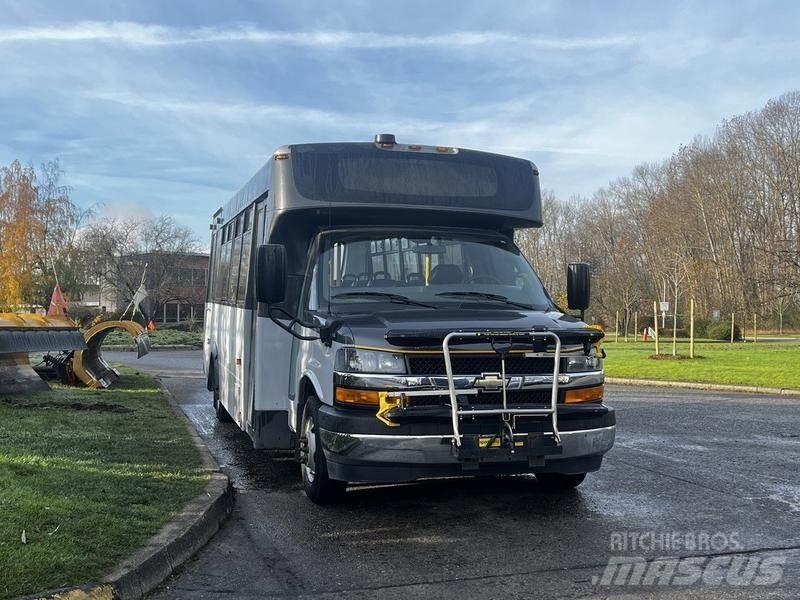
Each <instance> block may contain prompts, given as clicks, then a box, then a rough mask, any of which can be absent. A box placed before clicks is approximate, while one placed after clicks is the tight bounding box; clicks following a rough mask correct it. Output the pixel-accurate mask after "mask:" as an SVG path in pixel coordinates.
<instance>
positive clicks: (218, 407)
mask: <svg viewBox="0 0 800 600" xmlns="http://www.w3.org/2000/svg"><path fill="white" fill-rule="evenodd" d="M215 365H216V361H214V362H212V363H211V367H210V368H209V375H208V378H209V380H211V379H212V377H213V382H212V386H213V389H214V414H215V415H216V417H217V421H219V422H220V423H233V418H232V417H231V415H230V413H228V411H227V409H226V408H225V407H224V406H223V405H222V401H221V400H220V398H219V380H218V379H217V370H216V368H215Z"/></svg>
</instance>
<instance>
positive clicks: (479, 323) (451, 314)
mask: <svg viewBox="0 0 800 600" xmlns="http://www.w3.org/2000/svg"><path fill="white" fill-rule="evenodd" d="M337 320H338V321H339V323H340V327H341V329H346V330H347V331H348V333H349V335H345V336H343V337H344V338H345V339H347V341H349V342H351V343H354V344H356V345H360V346H373V347H379V346H387V345H390V346H395V347H398V348H438V349H441V345H442V340H443V339H444V337H445V336H446V335H447V334H449V333H451V332H453V331H485V330H491V331H531V330H536V331H552V332H553V333H556V334H557V335H558V336H559V337H560V338H561V341H562V343H563V344H584V343H586V342H590V343H596V342H598V341H600V339H602V337H603V332H602V331H600V330H599V329H594V328H590V327H587V325H586V324H585V323H584V322H582V321H580V320H579V319H576V318H575V317H573V316H571V315H566V314H564V313H561V312H557V311H551V312H536V311H522V310H516V309H514V310H508V309H501V308H498V309H464V308H460V309H445V308H440V309H437V310H428V309H420V310H402V311H386V312H375V313H371V314H369V315H363V314H360V315H353V316H352V317H347V316H340V317H339V318H338V319H337ZM341 329H340V331H341ZM342 333H344V332H342Z"/></svg>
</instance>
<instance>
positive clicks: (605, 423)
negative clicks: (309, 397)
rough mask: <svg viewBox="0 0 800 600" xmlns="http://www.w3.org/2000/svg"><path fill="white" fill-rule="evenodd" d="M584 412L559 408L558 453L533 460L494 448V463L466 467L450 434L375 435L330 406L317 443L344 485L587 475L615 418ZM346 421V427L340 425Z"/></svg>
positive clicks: (537, 427)
mask: <svg viewBox="0 0 800 600" xmlns="http://www.w3.org/2000/svg"><path fill="white" fill-rule="evenodd" d="M582 408H584V407H580V408H577V407H576V408H574V409H572V408H570V409H567V410H566V411H565V412H566V414H565V415H563V416H562V415H561V410H559V423H560V426H559V429H560V436H561V451H560V453H558V454H554V455H548V456H541V457H537V458H538V459H539V460H537V461H535V462H534V461H533V460H531V457H530V456H529V455H528V454H526V453H522V452H520V453H518V454H517V455H516V456H514V455H507V454H506V453H507V451H506V450H501V449H498V450H489V452H488V454H490V455H491V454H493V453H496V455H495V456H497V458H498V459H497V460H486V461H483V460H482V461H480V462H479V463H478V464H477V465H475V464H468V463H465V462H464V461H463V460H460V459H459V458H458V457H457V456H456V454H457V453H456V452H454V450H453V435H452V432H450V433H446V432H445V431H439V432H437V431H435V430H431V428H430V427H426V428H425V429H426V430H425V431H422V430H420V429H419V426H417V427H413V428H412V427H402V428H400V429H401V431H397V432H395V431H393V432H392V433H385V428H384V429H383V431H381V432H376V431H375V429H374V428H373V427H364V428H363V430H361V431H359V430H358V429H360V428H358V427H357V424H358V422H359V421H362V419H360V418H356V419H345V418H344V417H343V416H342V415H341V414H337V413H341V412H343V411H341V410H339V409H336V408H333V407H328V406H325V407H323V409H322V410H321V414H320V439H321V441H322V447H323V450H324V452H325V457H326V459H327V462H328V472H329V475H330V476H331V478H333V479H338V480H342V481H350V482H356V481H359V482H402V481H414V480H416V479H423V478H427V477H444V476H453V475H464V474H470V475H476V474H477V475H484V474H512V473H546V472H557V473H587V472H590V471H596V470H597V469H599V468H600V465H601V463H602V459H603V455H604V454H605V453H606V452H608V451H609V450H610V449H611V447H612V446H613V445H614V437H615V433H616V420H615V419H614V411H613V409H611V408H609V407H606V406H594V407H591V408H589V407H586V410H581V409H582ZM346 412H352V411H346ZM563 417H568V418H563ZM345 420H346V422H347V425H349V426H348V427H344V426H343V425H344V424H345ZM371 420H373V421H374V420H375V419H374V417H372V419H371ZM364 424H365V425H366V423H364ZM337 425H339V426H340V427H337ZM354 425H356V427H354ZM520 425H522V426H521V427H518V428H517V429H516V432H518V433H515V436H519V437H520V439H526V438H523V437H522V436H529V435H531V436H536V435H537V434H538V433H545V432H546V431H547V430H546V428H543V427H542V425H543V423H542V422H541V421H540V420H526V421H521V422H520ZM526 425H527V426H526ZM562 426H564V428H563V429H562V428H561V427H562ZM370 430H371V431H370ZM490 432H492V430H491V429H486V428H484V427H479V428H474V429H472V430H471V431H470V430H467V431H465V432H464V433H465V435H473V434H475V435H477V434H485V433H490ZM515 439H516V437H515Z"/></svg>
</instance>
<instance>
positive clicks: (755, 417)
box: [106, 352, 800, 599]
mask: <svg viewBox="0 0 800 600" xmlns="http://www.w3.org/2000/svg"><path fill="white" fill-rule="evenodd" d="M106 356H107V357H108V358H110V359H111V360H112V361H113V362H123V363H127V364H130V365H132V366H136V367H138V368H140V369H142V370H144V371H148V372H151V373H153V374H155V375H156V376H159V377H161V378H162V381H163V383H164V384H165V385H166V386H167V387H168V388H169V389H170V390H171V391H172V393H173V394H174V395H175V397H176V399H177V400H178V402H179V403H180V405H181V408H182V409H183V410H184V412H185V413H186V414H187V415H188V416H189V418H190V419H191V421H192V423H193V424H194V426H195V427H196V428H197V430H198V431H199V433H200V435H201V436H202V438H203V439H204V441H205V442H206V444H207V445H208V447H209V449H210V451H211V453H212V454H213V455H214V456H215V458H216V460H217V461H218V462H219V463H220V465H221V466H222V468H223V469H224V470H225V471H226V472H227V473H228V475H229V476H230V477H231V479H232V481H233V484H234V486H235V488H236V491H237V497H236V507H235V510H234V513H233V515H232V517H231V519H230V520H229V521H228V522H227V523H226V524H225V525H224V526H223V527H222V529H221V531H220V532H219V533H217V535H216V536H215V537H214V538H213V539H212V541H211V542H210V543H209V544H208V545H207V546H206V547H205V548H204V549H203V550H201V551H200V552H199V553H198V555H197V556H196V557H194V558H193V559H192V560H191V561H189V562H188V563H187V564H185V565H184V566H183V567H182V568H181V569H180V570H179V571H178V572H177V573H176V574H175V575H174V576H173V577H172V578H170V579H169V580H168V581H167V582H166V583H165V584H164V585H163V586H162V587H161V588H160V589H158V590H157V591H156V592H155V593H154V594H153V597H154V598H262V597H279V598H296V597H309V598H310V597H315V598H316V597H323V598H326V597H331V598H334V597H335V598H339V597H347V598H387V599H388V598H398V599H399V598H416V597H426V598H437V599H438V598H481V599H488V598H541V597H594V596H598V597H609V596H618V595H625V594H630V595H631V597H650V596H656V597H659V598H686V597H701V598H705V597H721V598H753V597H758V598H765V597H782V598H783V597H787V598H797V597H800V398H791V397H777V396H765V395H753V394H730V393H725V394H721V393H713V392H701V391H692V390H680V391H671V390H667V389H663V388H645V387H625V386H607V397H608V402H609V403H610V404H611V405H613V406H614V407H615V408H616V409H617V424H618V425H617V441H616V445H615V447H614V448H613V449H612V451H611V452H610V453H609V454H608V455H607V458H606V460H605V462H604V465H603V468H602V469H601V470H600V471H599V472H596V473H592V474H590V475H589V476H588V477H587V480H586V481H585V482H584V484H583V485H582V486H581V487H580V488H578V489H577V490H576V491H573V492H569V493H565V494H560V495H553V494H547V493H544V492H541V491H539V490H538V489H537V486H536V482H535V479H534V478H533V477H526V476H518V477H505V478H486V479H471V478H461V479H448V480H434V481H427V482H422V483H416V484H405V485H393V486H371V487H369V486H368V487H359V488H355V489H351V490H350V491H349V492H348V497H347V499H346V501H345V502H344V503H342V504H340V505H336V506H332V507H320V506H316V505H314V504H312V503H311V502H309V501H308V500H306V498H305V496H304V495H303V491H302V486H301V482H300V477H299V468H298V466H297V464H296V463H295V462H294V461H293V460H292V458H291V457H290V456H289V455H288V454H285V453H284V454H274V453H268V452H265V451H256V450H253V449H252V447H251V445H250V442H249V439H248V438H247V436H246V435H245V434H244V433H242V432H241V431H239V430H238V428H237V427H236V426H235V425H232V424H221V423H217V422H216V420H215V419H214V414H213V411H212V408H211V396H210V393H209V392H207V391H206V390H205V380H204V378H203V375H202V371H201V366H200V364H201V363H200V353H199V352H154V353H152V354H150V355H149V356H146V357H144V358H143V359H141V360H140V361H137V360H136V358H135V355H133V354H130V353H106ZM693 542H694V545H693ZM623 543H625V544H627V547H622V548H620V546H621V545H622V544H623ZM632 545H634V546H635V547H631V546H632ZM615 556H619V557H625V558H626V559H627V560H644V561H648V563H646V564H644V565H641V568H642V569H645V575H644V577H639V578H638V582H639V583H640V584H643V583H646V582H647V581H646V580H647V578H648V576H650V580H651V581H650V583H649V585H639V586H635V587H632V586H630V585H624V584H625V583H626V582H628V583H629V582H630V581H631V579H630V577H629V575H630V573H629V572H627V571H624V569H626V568H627V567H625V568H623V570H622V571H619V570H614V569H611V570H608V571H606V570H605V569H606V565H607V563H608V561H609V559H610V558H611V557H615ZM687 556H697V557H699V558H696V559H694V560H695V561H696V562H697V563H698V564H700V565H701V566H705V567H706V568H705V570H703V571H698V572H697V574H695V576H694V579H695V580H696V581H692V577H689V576H688V575H687V577H686V578H684V579H680V577H679V575H680V574H681V573H684V574H687V573H686V572H684V571H682V570H681V569H683V568H686V564H687V561H683V562H682V563H680V565H681V566H678V567H677V569H676V570H675V571H674V573H672V572H671V571H669V569H670V568H672V569H675V568H676V567H675V564H674V561H673V562H669V561H667V562H652V561H653V559H657V558H661V557H678V558H681V557H687ZM637 557H638V558H637ZM688 562H691V560H690V561H688ZM770 564H771V565H773V567H772V570H770V567H769V566H768V565H770ZM670 565H672V566H671V567H670ZM664 569H667V571H666V575H665V574H664V573H665V571H664ZM748 569H754V571H748ZM759 569H760V570H759ZM632 573H635V571H633V572H632ZM670 573H672V575H674V576H671V575H670ZM769 573H772V574H773V577H769V576H768V574H769ZM659 574H660V575H659ZM701 574H702V576H701ZM604 577H605V579H606V580H608V581H605V582H604ZM698 577H699V579H698ZM771 580H777V583H769V582H770V581H771ZM759 581H760V582H762V583H769V585H754V582H759ZM659 582H661V583H662V585H659ZM747 582H749V583H750V585H744V584H745V583H747ZM666 583H670V585H664V584H666ZM732 584H738V585H732Z"/></svg>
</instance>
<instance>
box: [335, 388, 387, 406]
mask: <svg viewBox="0 0 800 600" xmlns="http://www.w3.org/2000/svg"><path fill="white" fill-rule="evenodd" d="M335 398H336V401H337V402H339V403H341V404H354V405H360V406H380V403H381V398H380V392H379V391H378V390H354V389H351V388H344V387H337V388H336V394H335Z"/></svg>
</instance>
